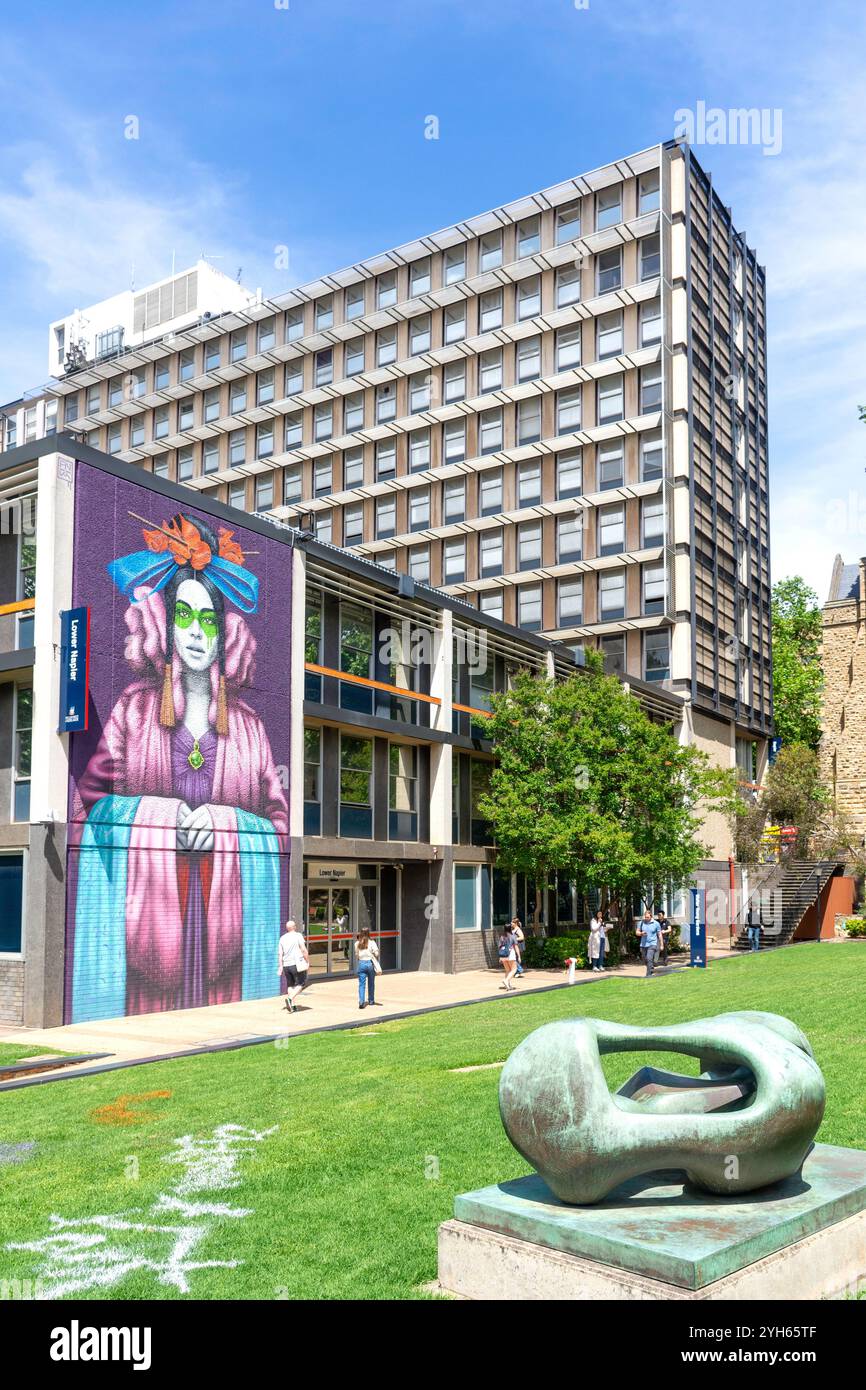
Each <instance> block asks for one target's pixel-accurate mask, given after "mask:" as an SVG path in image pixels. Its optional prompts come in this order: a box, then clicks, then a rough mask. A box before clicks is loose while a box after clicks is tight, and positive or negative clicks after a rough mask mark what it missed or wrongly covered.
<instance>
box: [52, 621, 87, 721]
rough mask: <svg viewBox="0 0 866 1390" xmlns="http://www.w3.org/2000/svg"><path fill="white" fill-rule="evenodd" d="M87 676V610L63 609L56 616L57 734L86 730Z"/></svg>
mask: <svg viewBox="0 0 866 1390" xmlns="http://www.w3.org/2000/svg"><path fill="white" fill-rule="evenodd" d="M89 676H90V609H89V608H66V609H64V611H63V612H62V613H61V614H60V717H59V723H58V725H57V731H58V733H61V734H72V733H79V732H81V731H82V730H84V729H86V728H87V704H88V699H87V696H88V688H89V686H88V680H89Z"/></svg>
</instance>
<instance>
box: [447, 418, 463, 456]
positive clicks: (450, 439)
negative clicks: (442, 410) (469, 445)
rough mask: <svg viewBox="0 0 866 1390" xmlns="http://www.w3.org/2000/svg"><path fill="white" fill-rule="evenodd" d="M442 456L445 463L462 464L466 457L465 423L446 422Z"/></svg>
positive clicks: (459, 421)
mask: <svg viewBox="0 0 866 1390" xmlns="http://www.w3.org/2000/svg"><path fill="white" fill-rule="evenodd" d="M443 456H444V461H445V463H462V462H463V460H464V459H465V457H466V421H465V419H463V418H461V419H459V420H447V421H446V423H445V426H444V444H443Z"/></svg>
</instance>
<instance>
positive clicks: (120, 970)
mask: <svg viewBox="0 0 866 1390" xmlns="http://www.w3.org/2000/svg"><path fill="white" fill-rule="evenodd" d="M140 801H141V797H140V796H104V797H102V798H101V800H99V801H97V802H96V804H95V806H94V807H93V808H92V810H91V812H90V815H89V816H88V818H87V822H86V824H85V826H84V831H83V834H82V837H81V848H80V850H79V853H78V895H77V901H76V910H75V946H74V955H73V975H72V1022H73V1023H86V1022H89V1021H91V1020H92V1019H97V1018H116V1017H118V1016H119V1015H120V1014H125V1013H126V880H127V868H128V863H129V841H130V837H131V834H132V823H133V821H134V820H135V816H136V813H137V811H138V807H139V803H140Z"/></svg>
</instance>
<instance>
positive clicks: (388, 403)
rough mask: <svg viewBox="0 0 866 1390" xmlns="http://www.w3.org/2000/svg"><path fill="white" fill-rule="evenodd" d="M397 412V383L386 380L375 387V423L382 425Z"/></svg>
mask: <svg viewBox="0 0 866 1390" xmlns="http://www.w3.org/2000/svg"><path fill="white" fill-rule="evenodd" d="M396 414H397V383H396V382H395V381H386V382H384V383H383V385H382V386H377V387H376V424H377V425H383V424H386V423H387V422H388V421H389V420H393V419H394V418H395V416H396Z"/></svg>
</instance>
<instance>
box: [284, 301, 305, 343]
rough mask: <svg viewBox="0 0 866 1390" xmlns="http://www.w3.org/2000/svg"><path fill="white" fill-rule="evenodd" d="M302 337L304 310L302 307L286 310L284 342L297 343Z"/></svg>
mask: <svg viewBox="0 0 866 1390" xmlns="http://www.w3.org/2000/svg"><path fill="white" fill-rule="evenodd" d="M303 336H304V310H303V307H302V306H300V305H299V306H298V308H296V309H288V310H286V342H287V343H294V342H297V340H298V338H303Z"/></svg>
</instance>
